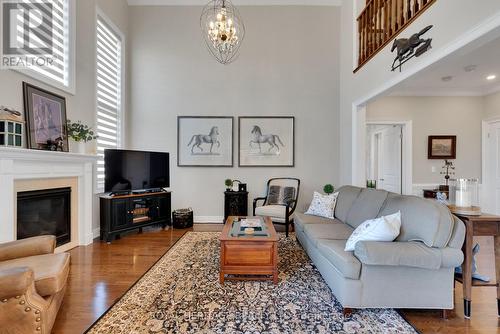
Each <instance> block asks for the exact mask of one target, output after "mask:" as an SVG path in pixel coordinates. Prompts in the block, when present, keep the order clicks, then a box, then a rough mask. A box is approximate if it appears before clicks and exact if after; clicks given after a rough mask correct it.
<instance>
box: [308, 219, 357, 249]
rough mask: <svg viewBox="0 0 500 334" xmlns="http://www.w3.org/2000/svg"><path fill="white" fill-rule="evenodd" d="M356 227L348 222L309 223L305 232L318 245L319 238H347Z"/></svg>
mask: <svg viewBox="0 0 500 334" xmlns="http://www.w3.org/2000/svg"><path fill="white" fill-rule="evenodd" d="M353 230H354V229H353V228H352V227H350V226H349V225H346V224H307V225H305V226H304V233H305V234H306V235H307V236H308V237H309V239H310V240H311V241H312V242H313V244H314V245H316V246H317V243H318V240H319V239H331V240H344V241H345V240H347V238H349V236H350V235H351V233H352V231H353Z"/></svg>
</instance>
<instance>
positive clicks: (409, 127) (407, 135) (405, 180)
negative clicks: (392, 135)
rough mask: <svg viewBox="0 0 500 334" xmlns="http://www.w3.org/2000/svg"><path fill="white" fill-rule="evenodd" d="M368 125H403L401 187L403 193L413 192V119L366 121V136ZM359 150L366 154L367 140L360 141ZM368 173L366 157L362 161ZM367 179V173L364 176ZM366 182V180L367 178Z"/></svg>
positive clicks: (364, 169)
mask: <svg viewBox="0 0 500 334" xmlns="http://www.w3.org/2000/svg"><path fill="white" fill-rule="evenodd" d="M367 125H401V126H402V128H403V129H402V130H403V141H402V143H401V145H402V152H401V153H402V154H401V160H402V161H401V167H402V168H401V189H402V192H403V195H412V194H413V122H412V121H365V122H364V133H365V136H366V126H367ZM357 147H358V150H360V151H361V152H363V155H366V140H363V141H360V142H359V143H358V145H357ZM360 165H362V168H363V171H364V172H365V174H366V159H363V160H362V161H361V163H360ZM363 178H365V179H366V175H365V176H363ZM365 184H366V180H365Z"/></svg>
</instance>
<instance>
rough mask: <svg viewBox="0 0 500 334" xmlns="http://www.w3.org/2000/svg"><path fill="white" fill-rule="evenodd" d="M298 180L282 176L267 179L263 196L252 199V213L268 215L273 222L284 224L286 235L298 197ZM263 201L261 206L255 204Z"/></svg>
mask: <svg viewBox="0 0 500 334" xmlns="http://www.w3.org/2000/svg"><path fill="white" fill-rule="evenodd" d="M299 189H300V180H299V179H296V178H290V177H283V178H273V179H270V180H269V181H267V192H266V196H265V197H257V198H255V199H254V200H253V215H254V216H266V217H270V218H271V219H272V221H273V223H274V224H278V225H285V232H286V236H287V237H288V230H289V225H290V224H291V223H293V213H294V211H295V208H296V207H297V201H298V199H299ZM259 201H263V204H262V206H259V207H258V206H257V204H258V202H259Z"/></svg>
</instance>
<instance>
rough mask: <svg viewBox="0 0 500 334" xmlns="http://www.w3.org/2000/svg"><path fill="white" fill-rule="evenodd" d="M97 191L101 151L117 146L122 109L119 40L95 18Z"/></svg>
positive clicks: (100, 178) (101, 169)
mask: <svg viewBox="0 0 500 334" xmlns="http://www.w3.org/2000/svg"><path fill="white" fill-rule="evenodd" d="M96 37H97V38H96V42H97V48H96V49H97V82H96V85H97V87H96V88H97V89H96V92H97V129H96V130H97V135H98V136H99V138H97V154H98V156H99V159H98V161H97V189H98V190H99V191H103V190H104V150H105V149H107V148H117V147H118V146H119V145H120V129H121V124H120V119H121V109H122V105H121V102H122V40H121V37H120V34H119V33H118V32H117V31H115V30H114V29H113V28H112V27H111V26H110V25H109V24H108V23H106V21H105V19H104V18H103V17H101V16H99V15H98V17H97V36H96Z"/></svg>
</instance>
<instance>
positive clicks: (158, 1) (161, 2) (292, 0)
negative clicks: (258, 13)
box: [128, 0, 342, 6]
mask: <svg viewBox="0 0 500 334" xmlns="http://www.w3.org/2000/svg"><path fill="white" fill-rule="evenodd" d="M208 2H209V0H128V4H129V5H130V6H204V5H206V4H207V3H208ZM231 2H232V3H233V5H235V6H340V5H341V2H342V0H232V1H231Z"/></svg>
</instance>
